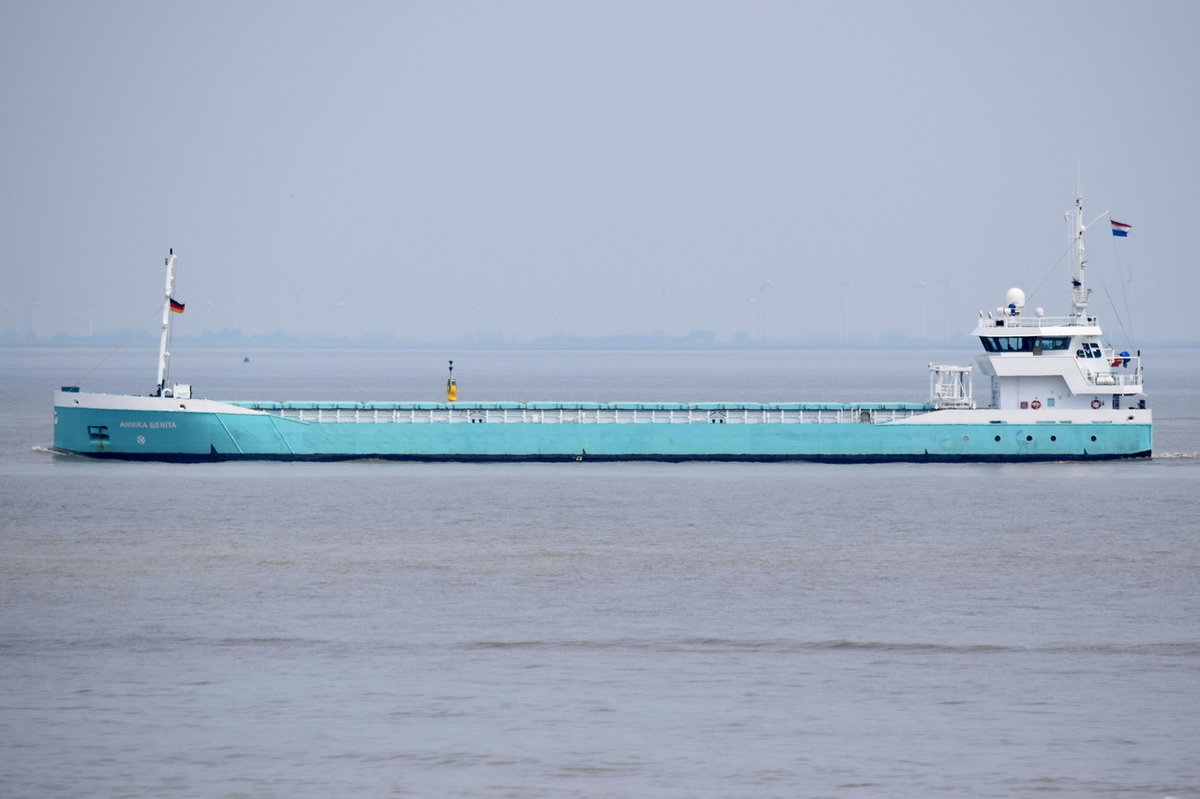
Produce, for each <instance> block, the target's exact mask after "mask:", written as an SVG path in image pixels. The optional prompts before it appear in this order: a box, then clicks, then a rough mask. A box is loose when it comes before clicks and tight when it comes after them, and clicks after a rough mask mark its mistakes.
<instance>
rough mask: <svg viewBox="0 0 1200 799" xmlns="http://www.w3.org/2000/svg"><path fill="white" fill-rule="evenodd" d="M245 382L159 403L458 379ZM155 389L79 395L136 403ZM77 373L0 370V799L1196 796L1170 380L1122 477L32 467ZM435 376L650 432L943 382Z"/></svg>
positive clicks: (222, 383)
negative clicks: (1147, 435)
mask: <svg viewBox="0 0 1200 799" xmlns="http://www.w3.org/2000/svg"><path fill="white" fill-rule="evenodd" d="M251 354H252V355H253V357H252V358H251V361H250V363H248V364H247V363H243V362H242V356H243V355H244V354H243V353H240V352H239V353H229V352H218V351H208V352H201V353H196V354H193V355H191V356H184V355H180V356H179V357H178V359H177V366H178V367H180V368H181V369H182V368H184V367H186V368H187V369H188V370H189V374H188V378H187V379H190V380H191V382H193V383H194V384H196V385H197V393H198V394H205V395H209V396H214V397H219V398H239V399H251V398H252V399H339V398H350V399H436V398H437V396H438V392H439V391H440V387H441V385H443V384H444V380H445V377H444V370H445V357H444V356H443V354H442V353H422V352H411V351H405V352H356V353H336V352H311V351H309V352H273V353H272V352H267V353H251ZM145 356H146V354H145V353H144V352H134V353H128V354H121V355H118V356H115V357H114V358H112V359H110V360H109V361H107V362H106V363H105V364H104V366H103V367H102V368H101V369H100V370H98V371H97V372H96V373H95V374H94V375H93V376H92V377H91V378H89V380H88V381H85V383H84V384H85V385H86V386H89V387H92V388H99V389H108V390H133V391H136V390H138V389H146V388H147V386H148V384H150V383H152V382H153V380H152V378H153V367H154V354H153V353H150V354H149V357H148V358H147V357H145ZM101 357H103V353H99V354H98V353H96V352H93V351H89V350H30V349H22V350H3V351H0V358H3V362H2V363H3V378H4V380H3V385H2V386H0V392H2V394H0V399H2V400H3V402H4V404H3V410H2V411H0V414H2V415H0V419H2V420H3V428H2V432H0V526H2V531H3V535H2V536H0V578H2V580H3V582H2V586H3V588H2V589H0V590H2V591H3V600H4V601H3V604H2V606H0V689H2V694H0V710H2V712H0V794H4V795H12V796H64V797H70V796H78V797H97V796H114V797H115V796H156V797H158V796H162V797H171V796H178V797H194V796H214V797H242V796H246V797H249V796H254V797H263V796H268V797H269V796H278V797H297V796H299V797H326V796H339V795H360V796H438V797H444V796H449V797H496V796H511V797H554V798H556V799H557V798H558V797H627V796H656V797H657V796H663V797H743V796H745V797H750V796H753V797H763V796H767V797H772V796H778V797H795V796H812V797H822V796H839V797H840V796H862V797H868V796H870V797H875V796H928V795H944V796H1072V797H1074V796H1079V797H1084V796H1087V797H1092V796H1131V797H1132V796H1139V797H1140V796H1149V797H1165V796H1174V797H1188V796H1191V797H1196V796H1200V758H1197V756H1196V741H1197V740H1198V739H1200V621H1198V619H1200V599H1198V597H1200V591H1198V589H1200V554H1198V553H1200V549H1198V546H1197V541H1198V536H1200V533H1198V532H1197V531H1198V530H1200V507H1198V503H1200V459H1197V453H1198V452H1200V422H1198V421H1197V418H1196V416H1197V414H1195V412H1194V411H1190V410H1189V408H1191V406H1192V404H1193V403H1192V398H1194V397H1195V395H1196V393H1197V389H1200V385H1198V384H1197V382H1196V379H1195V378H1194V377H1192V376H1191V373H1190V372H1191V365H1192V364H1194V363H1195V362H1196V353H1195V352H1194V351H1168V352H1166V353H1163V354H1158V355H1156V356H1155V359H1154V360H1153V361H1150V364H1153V363H1155V362H1157V364H1158V367H1159V373H1158V376H1157V377H1155V376H1154V374H1153V372H1152V374H1151V378H1150V383H1151V385H1150V392H1151V404H1152V406H1153V407H1154V408H1155V410H1156V442H1155V449H1156V452H1157V453H1158V454H1159V457H1156V458H1154V459H1152V460H1149V461H1142V462H1120V463H1098V464H1029V465H1019V464H1011V465H970V464H965V465H931V466H924V465H922V466H914V465H905V464H884V465H856V466H835V465H820V464H704V463H695V464H593V463H586V462H585V463H572V464H491V465H467V464H403V463H370V462H367V463H342V464H281V463H261V464H255V463H230V464H203V465H155V464H139V463H97V462H92V461H89V460H86V459H76V458H67V457H57V456H52V455H49V454H47V453H45V452H41V451H37V450H36V449H35V447H37V446H39V445H45V444H47V443H49V440H50V437H51V431H50V420H51V414H50V407H49V405H50V391H51V390H52V389H53V388H54V387H56V386H57V385H60V384H63V383H72V382H75V381H76V380H78V379H79V377H80V376H81V375H82V374H84V373H86V372H87V371H88V369H90V368H92V366H93V365H94V364H95V362H96V361H98V360H99V359H100V358H101ZM450 357H455V359H456V370H455V373H456V376H459V383H460V389H461V391H462V394H461V395H460V396H462V398H464V399H467V398H470V399H476V398H478V399H522V400H528V399H583V400H586V399H597V400H613V399H633V400H637V399H644V400H647V401H651V400H661V401H689V400H696V401H699V400H722V399H745V400H750V401H765V400H781V401H782V400H800V401H803V400H810V399H811V400H847V401H851V400H900V401H919V400H922V399H924V395H925V392H926V390H927V385H926V377H925V372H924V367H925V364H926V363H928V362H929V361H930V360H934V361H942V362H954V359H955V358H957V359H958V360H963V358H962V356H961V355H956V354H950V355H945V354H941V353H923V352H905V351H897V352H892V353H884V354H878V353H872V354H862V353H849V354H847V353H794V352H751V353H732V352H720V353H665V352H664V353H647V352H636V353H618V352H606V353H591V352H570V353H564V352H559V353H537V352H525V353H511V352H510V353H460V354H458V355H457V357H456V356H455V355H454V354H451V356H450ZM967 357H970V354H969V353H968V355H967ZM1148 360H1149V359H1148ZM1150 364H1148V369H1149V368H1150ZM181 379H183V378H182V377H181ZM1155 380H1158V383H1157V385H1156V383H1155Z"/></svg>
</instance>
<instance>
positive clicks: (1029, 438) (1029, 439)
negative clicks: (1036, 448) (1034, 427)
mask: <svg viewBox="0 0 1200 799" xmlns="http://www.w3.org/2000/svg"><path fill="white" fill-rule="evenodd" d="M1025 440H1026V441H1033V436H1025Z"/></svg>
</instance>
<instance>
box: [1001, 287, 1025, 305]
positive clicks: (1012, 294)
mask: <svg viewBox="0 0 1200 799" xmlns="http://www.w3.org/2000/svg"><path fill="white" fill-rule="evenodd" d="M1004 307H1005V308H1024V307H1025V292H1023V291H1021V290H1020V289H1009V290H1008V291H1006V292H1005V293H1004Z"/></svg>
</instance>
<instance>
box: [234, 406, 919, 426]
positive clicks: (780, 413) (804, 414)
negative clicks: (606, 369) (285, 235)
mask: <svg viewBox="0 0 1200 799" xmlns="http://www.w3.org/2000/svg"><path fill="white" fill-rule="evenodd" d="M235 404H237V405H238V406H240V407H243V408H248V409H252V410H259V411H264V412H266V413H271V414H275V415H276V416H279V417H281V418H284V419H294V420H297V421H301V422H317V423H357V424H439V423H440V424H515V423H523V424H883V423H887V422H895V421H899V420H901V419H907V418H911V417H913V416H917V415H919V414H923V413H928V412H929V411H931V410H932V408H931V407H930V406H929V405H926V404H919V403H863V404H826V403H786V404H774V405H754V404H744V405H743V404H725V403H702V404H696V405H682V404H679V405H676V404H673V403H609V404H602V403H470V404H465V403H459V404H450V403H392V402H238V403H235Z"/></svg>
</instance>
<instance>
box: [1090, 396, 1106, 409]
mask: <svg viewBox="0 0 1200 799" xmlns="http://www.w3.org/2000/svg"><path fill="white" fill-rule="evenodd" d="M1103 404H1104V403H1103V402H1101V401H1100V400H1098V399H1094V400H1092V408H1093V409H1094V410H1097V411H1098V410H1100V406H1101V405H1103Z"/></svg>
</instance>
